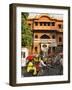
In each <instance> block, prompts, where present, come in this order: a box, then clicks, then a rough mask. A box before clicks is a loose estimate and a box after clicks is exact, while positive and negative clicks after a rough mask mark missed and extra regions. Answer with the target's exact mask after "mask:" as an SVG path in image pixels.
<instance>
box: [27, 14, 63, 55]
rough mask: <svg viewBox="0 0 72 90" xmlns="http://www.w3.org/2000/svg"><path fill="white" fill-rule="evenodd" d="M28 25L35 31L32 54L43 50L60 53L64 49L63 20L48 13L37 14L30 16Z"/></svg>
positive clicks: (47, 52)
mask: <svg viewBox="0 0 72 90" xmlns="http://www.w3.org/2000/svg"><path fill="white" fill-rule="evenodd" d="M27 23H28V25H29V26H30V27H31V31H32V32H33V43H32V47H31V50H30V54H40V53H41V52H46V54H49V53H56V52H57V53H58V52H62V51H63V20H59V19H56V18H55V19H54V18H52V17H50V16H48V15H42V14H41V15H36V16H35V17H34V18H28V20H27Z"/></svg>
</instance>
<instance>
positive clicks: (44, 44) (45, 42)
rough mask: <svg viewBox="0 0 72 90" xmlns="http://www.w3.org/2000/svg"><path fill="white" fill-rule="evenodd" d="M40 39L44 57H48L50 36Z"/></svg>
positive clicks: (43, 36)
mask: <svg viewBox="0 0 72 90" xmlns="http://www.w3.org/2000/svg"><path fill="white" fill-rule="evenodd" d="M40 39H41V44H40V49H41V52H42V53H43V56H47V55H48V47H49V44H48V39H50V36H48V35H46V34H44V35H42V36H41V37H40Z"/></svg>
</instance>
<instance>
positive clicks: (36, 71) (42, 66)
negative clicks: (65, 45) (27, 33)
mask: <svg viewBox="0 0 72 90" xmlns="http://www.w3.org/2000/svg"><path fill="white" fill-rule="evenodd" d="M29 57H30V58H28V57H27V58H26V59H27V60H26V61H27V62H26V67H25V69H23V70H24V73H23V74H25V73H27V74H29V75H31V76H40V75H45V73H44V71H46V70H47V72H46V73H48V70H49V69H50V68H57V69H59V72H58V73H57V74H59V75H61V74H63V55H62V54H60V53H58V54H56V55H51V56H43V55H42V56H41V55H35V56H29Z"/></svg>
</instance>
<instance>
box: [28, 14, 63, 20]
mask: <svg viewBox="0 0 72 90" xmlns="http://www.w3.org/2000/svg"><path fill="white" fill-rule="evenodd" d="M36 15H40V14H39V13H29V17H28V18H30V17H33V18H34V17H35V16H36ZM46 15H48V16H50V17H52V18H55V19H60V20H62V19H63V15H62V14H51V13H48V14H47V13H46Z"/></svg>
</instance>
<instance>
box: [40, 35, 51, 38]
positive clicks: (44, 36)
mask: <svg viewBox="0 0 72 90" xmlns="http://www.w3.org/2000/svg"><path fill="white" fill-rule="evenodd" d="M40 39H50V37H49V36H48V35H46V34H44V35H42V36H41V37H40Z"/></svg>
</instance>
